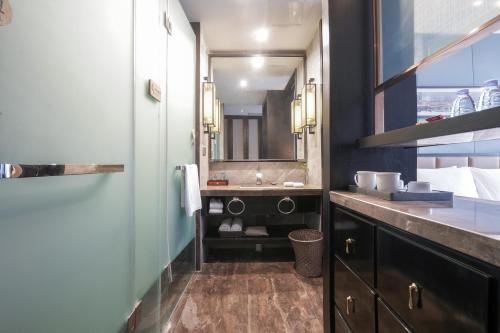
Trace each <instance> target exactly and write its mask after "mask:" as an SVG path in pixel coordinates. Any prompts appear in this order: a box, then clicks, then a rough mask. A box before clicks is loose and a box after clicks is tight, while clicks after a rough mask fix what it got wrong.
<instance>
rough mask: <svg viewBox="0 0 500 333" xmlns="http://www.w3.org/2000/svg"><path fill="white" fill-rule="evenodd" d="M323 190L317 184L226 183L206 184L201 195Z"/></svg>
mask: <svg viewBox="0 0 500 333" xmlns="http://www.w3.org/2000/svg"><path fill="white" fill-rule="evenodd" d="M322 193H323V190H322V188H321V187H318V186H311V185H306V186H304V187H284V186H279V185H227V186H207V187H205V188H202V189H201V195H202V196H204V197H209V196H228V197H229V196H241V197H243V196H246V197H261V196H262V197H265V196H317V195H321V194H322Z"/></svg>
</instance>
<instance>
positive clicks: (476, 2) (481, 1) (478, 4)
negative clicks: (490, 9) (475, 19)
mask: <svg viewBox="0 0 500 333" xmlns="http://www.w3.org/2000/svg"><path fill="white" fill-rule="evenodd" d="M482 4H483V0H476V1H474V2H473V3H472V5H473V6H474V7H479V6H481V5H482Z"/></svg>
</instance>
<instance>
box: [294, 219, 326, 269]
mask: <svg viewBox="0 0 500 333" xmlns="http://www.w3.org/2000/svg"><path fill="white" fill-rule="evenodd" d="M288 238H289V239H290V241H291V242H292V246H293V251H294V252H295V270H296V271H297V273H299V274H300V275H302V276H305V277H317V276H321V262H322V259H323V233H322V232H320V231H318V230H313V229H301V230H295V231H292V232H291V233H289V234H288Z"/></svg>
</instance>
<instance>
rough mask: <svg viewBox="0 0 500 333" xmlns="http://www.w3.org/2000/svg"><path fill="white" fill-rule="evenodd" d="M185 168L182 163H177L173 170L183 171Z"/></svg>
mask: <svg viewBox="0 0 500 333" xmlns="http://www.w3.org/2000/svg"><path fill="white" fill-rule="evenodd" d="M185 169H186V167H185V166H184V165H177V166H176V167H175V170H179V171H184V170H185Z"/></svg>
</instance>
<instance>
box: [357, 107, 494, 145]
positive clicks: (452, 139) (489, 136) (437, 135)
mask: <svg viewBox="0 0 500 333" xmlns="http://www.w3.org/2000/svg"><path fill="white" fill-rule="evenodd" d="M495 139H500V107H496V108H492V109H489V110H484V111H480V112H474V113H471V114H467V115H463V116H460V117H455V118H449V119H444V120H440V121H436V122H432V123H428V124H422V125H415V126H409V127H404V128H401V129H397V130H393V131H388V132H385V133H382V134H376V135H371V136H367V137H364V138H362V139H359V140H358V146H359V148H384V147H402V148H416V147H428V146H438V145H447V144H454V143H465V142H475V141H486V140H495Z"/></svg>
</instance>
